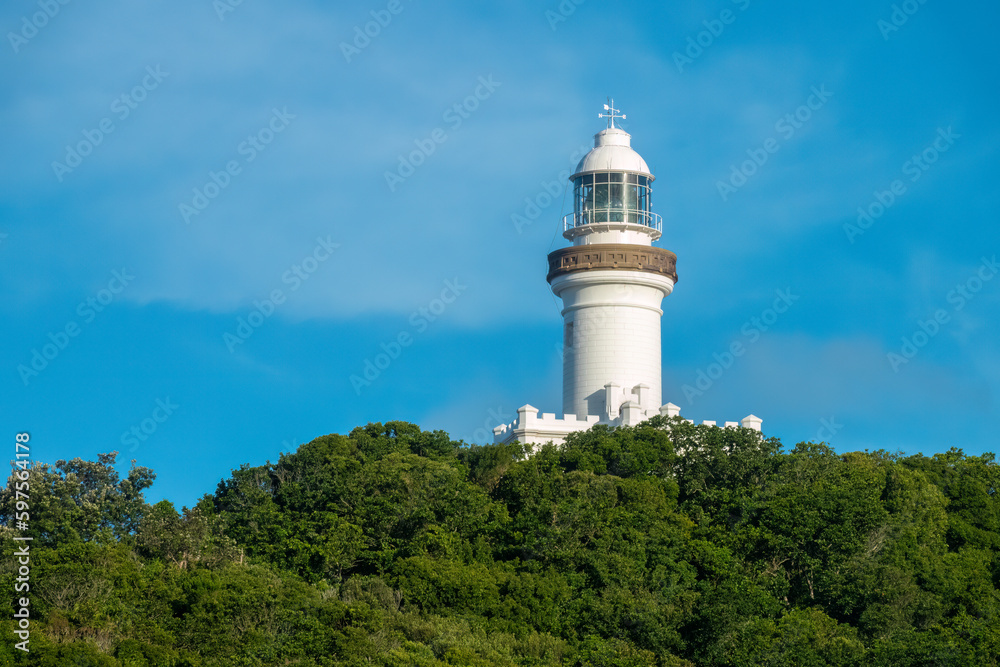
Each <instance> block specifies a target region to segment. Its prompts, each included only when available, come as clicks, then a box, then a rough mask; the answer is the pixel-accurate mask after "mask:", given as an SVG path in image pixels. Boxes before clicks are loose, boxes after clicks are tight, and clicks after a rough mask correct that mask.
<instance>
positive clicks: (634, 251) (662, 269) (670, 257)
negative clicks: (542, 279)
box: [546, 243, 677, 283]
mask: <svg viewBox="0 0 1000 667" xmlns="http://www.w3.org/2000/svg"><path fill="white" fill-rule="evenodd" d="M596 269H601V270H608V269H620V270H625V271H648V272H650V273H659V274H662V275H665V276H670V277H671V278H673V280H674V282H675V283H676V282H677V255H675V254H674V253H672V252H670V251H669V250H664V249H663V248H654V247H653V246H637V245H632V244H627V243H600V244H595V245H580V246H570V247H568V248H563V249H561V250H556V251H554V252H550V253H549V275H548V276H546V280H548V281H549V282H550V283H551V282H552V279H553V278H555V277H557V276H561V275H563V274H566V273H573V272H575V271H590V270H596Z"/></svg>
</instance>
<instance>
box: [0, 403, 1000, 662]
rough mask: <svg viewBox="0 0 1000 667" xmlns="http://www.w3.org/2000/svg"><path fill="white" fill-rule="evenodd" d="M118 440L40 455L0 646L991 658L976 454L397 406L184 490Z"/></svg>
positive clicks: (611, 658)
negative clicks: (792, 442)
mask: <svg viewBox="0 0 1000 667" xmlns="http://www.w3.org/2000/svg"><path fill="white" fill-rule="evenodd" d="M114 463H115V455H114V454H109V455H102V456H101V457H99V460H98V461H95V462H87V461H82V460H80V459H76V460H73V461H70V462H65V461H60V462H57V463H56V464H55V466H54V467H48V466H37V467H36V468H35V469H34V470H33V471H32V473H31V477H30V482H31V499H32V500H31V502H32V526H31V531H30V534H31V535H33V536H34V538H35V539H34V542H33V543H32V545H31V561H32V563H31V567H32V570H31V591H30V596H31V613H32V629H31V640H30V647H31V652H30V653H29V654H24V653H22V652H21V651H17V650H15V649H14V644H15V643H16V642H17V641H19V640H18V639H17V638H16V637H15V635H14V634H13V631H14V629H15V625H14V623H13V621H11V620H10V619H11V618H12V615H13V609H14V606H13V605H14V603H15V600H16V599H17V598H18V597H19V596H20V595H22V594H15V593H14V592H13V591H14V584H15V577H16V576H17V574H16V568H17V564H16V562H15V559H14V557H13V556H11V554H12V553H13V551H14V549H15V547H14V542H13V541H12V539H11V538H12V537H13V536H14V535H16V534H20V532H19V531H16V530H14V524H13V517H14V511H15V499H14V492H13V480H11V481H9V482H8V485H7V488H6V489H5V490H4V491H3V493H2V494H0V524H2V525H0V534H2V535H3V544H4V547H3V551H4V556H3V558H2V559H0V588H2V590H3V591H4V592H5V595H3V596H2V598H0V665H8V664H9V665H29V666H39V667H41V666H45V667H66V666H70V667H90V666H93V667H161V666H164V667H196V666H200V667H230V666H233V667H235V666H239V667H251V666H271V665H282V666H285V665H288V666H293V665H294V666H299V667H320V666H323V667H333V666H341V665H344V666H346V665H357V666H362V665H364V666H371V665H380V666H397V665H398V666H400V667H402V666H411V665H426V666H437V665H475V666H480V665H481V666H484V667H485V666H496V665H501V666H502V665H566V666H576V665H579V666H594V667H597V666H616V667H617V666H621V667H646V666H649V667H653V666H660V667H682V666H689V667H690V666H697V667H723V666H726V667H730V666H732V667H772V666H773V667H779V666H787V667H813V666H815V667H821V666H826V665H830V666H837V667H847V666H854V665H857V666H862V665H863V666H865V667H911V666H912V667H917V666H921V667H923V666H927V667H930V666H934V667H937V666H945V665H955V666H956V667H957V666H962V667H967V666H991V665H992V666H996V665H997V664H998V656H1000V595H998V586H1000V498H998V496H997V489H998V486H1000V484H998V482H1000V469H998V467H997V465H996V464H995V463H994V460H993V456H992V455H985V456H980V457H975V456H966V455H964V454H963V453H962V452H961V451H960V450H956V449H952V450H951V451H949V452H948V453H946V454H937V455H934V456H933V457H925V456H901V455H894V454H890V453H888V452H882V451H879V452H872V453H869V452H866V453H850V454H837V453H835V452H834V451H833V450H832V449H830V448H829V447H828V446H826V445H824V444H814V443H805V444H799V445H797V446H795V447H794V448H793V449H791V450H790V451H783V449H782V447H781V444H780V443H779V442H778V441H776V440H773V439H762V438H761V437H760V435H759V434H757V433H756V432H754V431H750V430H747V429H720V428H715V427H708V426H695V425H691V424H688V423H686V422H683V421H680V420H677V419H675V420H666V419H663V418H656V419H654V420H652V421H650V422H647V423H645V424H643V425H640V426H638V427H635V428H622V429H617V430H611V429H607V428H604V427H595V428H594V429H593V430H591V431H589V432H586V433H581V434H576V435H574V436H571V438H570V440H569V441H568V443H567V444H566V446H565V447H564V448H556V447H552V446H547V447H543V448H541V449H540V450H539V451H537V452H536V453H535V454H534V455H532V456H530V457H526V456H525V452H524V451H523V449H522V447H521V446H519V445H513V446H485V447H477V446H472V447H469V446H466V445H464V444H463V443H460V442H454V441H452V440H450V439H449V437H448V436H447V434H445V433H442V432H440V431H436V432H426V431H421V430H420V429H419V428H417V427H416V426H414V425H412V424H408V423H403V422H390V423H388V424H369V425H368V426H365V427H363V428H356V429H355V430H354V431H352V432H351V433H350V435H328V436H324V437H321V438H317V439H316V440H314V441H312V442H310V443H308V444H305V445H302V446H301V447H300V448H299V449H298V451H297V452H295V453H290V454H285V455H282V456H281V458H280V460H279V461H278V462H277V463H274V464H267V465H264V466H259V467H250V466H243V467H241V468H240V469H239V470H235V471H233V473H232V476H230V477H229V478H228V479H225V480H223V481H221V482H220V483H219V485H218V488H217V489H216V490H215V492H214V494H211V495H206V496H205V497H204V498H203V499H202V500H201V501H200V502H199V503H198V504H197V506H195V507H193V508H190V509H188V508H184V509H183V510H182V511H181V512H178V511H177V510H176V509H175V508H174V506H173V505H171V503H169V502H167V501H164V502H160V503H157V504H155V505H152V506H150V505H148V504H147V503H146V502H145V501H144V498H143V491H144V490H145V489H147V488H148V487H149V486H150V485H151V484H152V482H153V479H154V474H153V472H152V471H151V470H149V469H147V468H136V467H133V468H132V469H131V470H130V471H129V473H128V475H127V477H125V478H119V476H118V475H117V474H116V473H115V471H114V468H113V464H114Z"/></svg>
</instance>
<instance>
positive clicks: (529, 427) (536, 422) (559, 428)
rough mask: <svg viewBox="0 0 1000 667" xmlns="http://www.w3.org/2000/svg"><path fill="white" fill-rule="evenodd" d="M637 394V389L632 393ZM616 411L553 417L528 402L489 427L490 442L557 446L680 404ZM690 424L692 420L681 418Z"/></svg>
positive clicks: (747, 422) (750, 419)
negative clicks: (598, 427) (511, 416)
mask: <svg viewBox="0 0 1000 667" xmlns="http://www.w3.org/2000/svg"><path fill="white" fill-rule="evenodd" d="M636 393H637V395H639V396H641V392H636ZM614 411H615V412H617V413H618V414H617V415H616V416H614V417H612V416H611V414H610V413H611V411H610V410H609V414H607V415H605V416H604V417H603V418H602V417H600V416H598V415H584V416H582V417H580V416H578V415H574V414H564V415H563V416H562V418H561V419H557V418H556V415H555V413H554V412H543V413H542V415H541V416H540V417H539V416H538V408H536V407H534V406H531V405H524V406H521V407H520V408H518V409H517V418H516V419H515V420H514V421H512V422H511V423H509V424H501V425H500V426H497V427H496V428H494V429H493V442H495V443H497V444H500V443H507V442H512V441H515V440H516V441H518V442H523V443H525V444H528V445H544V444H545V443H548V442H552V443H554V444H557V445H561V444H562V443H563V442H565V441H566V436H568V435H569V434H570V433H576V432H577V431H586V430H587V429H589V428H590V427H592V426H593V425H594V424H607V425H609V426H635V425H637V424H639V423H641V422H644V421H646V420H647V419H651V418H652V417H655V416H656V415H658V414H659V415H663V416H664V417H680V414H681V409H680V406H677V405H674V404H673V403H667V404H666V405H663V406H661V407H660V408H659V409H658V410H648V409H644V408H643V407H642V405H641V403H640V402H639V401H627V402H625V403H623V404H621V405H620V406H616V409H615V410H614ZM685 421H687V422H688V423H690V424H693V423H694V422H693V421H691V420H690V419H687V420H685ZM702 424H703V425H704V426H716V425H717V424H716V422H714V421H708V420H706V421H703V422H702ZM762 424H763V420H762V419H760V418H759V417H756V416H754V415H747V416H746V417H744V418H743V419H742V420H741V421H739V422H725V424H724V428H739V427H743V428H749V429H752V430H754V431H758V432H760V430H761V425H762Z"/></svg>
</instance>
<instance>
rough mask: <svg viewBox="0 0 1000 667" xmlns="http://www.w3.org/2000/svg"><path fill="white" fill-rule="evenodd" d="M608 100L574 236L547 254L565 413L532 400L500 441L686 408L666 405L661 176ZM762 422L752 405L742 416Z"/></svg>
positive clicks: (578, 199) (667, 256) (582, 179)
mask: <svg viewBox="0 0 1000 667" xmlns="http://www.w3.org/2000/svg"><path fill="white" fill-rule="evenodd" d="M604 109H605V112H606V113H603V114H600V117H601V118H606V119H607V127H606V128H605V129H604V130H601V131H600V132H598V133H597V134H596V135H595V136H594V148H593V149H592V150H591V151H590V152H589V153H587V154H586V155H585V156H584V157H583V159H582V160H580V163H579V164H578V165H577V166H576V170H575V173H574V174H573V175H572V176H570V181H571V182H572V183H573V212H572V213H570V214H568V215H567V216H565V217H564V218H563V236H564V237H565V238H566V239H567V240H569V241H571V242H572V245H571V246H569V247H567V248H563V249H561V250H556V251H555V252H552V253H550V254H549V272H548V276H547V278H548V281H549V284H550V286H551V287H552V292H553V293H554V294H555V295H556V296H557V297H559V298H560V299H562V302H563V309H562V316H563V416H562V418H556V415H555V413H543V414H542V415H541V416H539V415H538V409H537V408H534V407H532V406H530V405H525V406H523V407H521V408H519V409H518V411H517V412H518V417H517V419H516V420H515V421H514V422H512V423H511V424H503V425H501V426H498V427H497V428H496V429H494V440H495V441H496V442H509V441H511V440H518V441H521V442H525V443H529V444H542V443H545V442H549V441H553V442H555V443H557V444H558V443H561V442H562V441H563V439H564V438H565V437H566V435H568V434H569V433H572V432H574V431H579V430H585V429H587V428H590V426H592V425H593V424H596V423H602V424H610V425H615V426H623V425H624V426H632V425H635V424H638V423H639V422H641V421H644V420H646V419H649V418H650V417H653V416H655V415H658V414H664V415H669V416H674V415H679V414H680V408H679V407H677V406H676V405H674V404H672V403H667V404H666V405H661V392H662V379H661V367H662V364H661V359H660V349H661V347H660V318H661V317H662V315H663V311H662V310H661V305H662V301H663V298H664V297H666V296H668V295H669V294H670V293H671V292H672V291H673V289H674V285H675V284H676V283H677V256H676V255H675V254H674V253H672V252H670V251H669V250H665V249H663V248H657V247H655V246H653V241H656V240H657V239H659V238H660V237H661V235H662V233H663V226H662V221H661V219H660V216H659V215H657V214H656V213H654V212H653V206H652V203H653V199H652V190H653V188H652V185H653V181H654V180H655V177H654V176H653V174H652V173H651V172H650V170H649V166H648V165H647V164H646V161H645V160H643V159H642V156H640V155H639V154H638V153H637V152H635V150H633V149H632V146H631V139H632V137H631V135H629V134H628V133H627V132H625V131H624V130H622V129H621V128H619V127H616V125H615V120H616V119H618V118H621V119H624V118H625V116H624V115H619V110H618V109H616V108H615V107H614V101H613V100H611V101H610V103H609V104H605V105H604ZM706 423H708V424H714V422H706ZM760 424H761V420H760V419H758V418H756V417H754V416H753V415H750V416H749V417H747V418H745V419H744V420H743V422H742V425H743V426H745V427H748V428H754V429H756V430H760ZM738 425H739V424H736V422H726V426H738Z"/></svg>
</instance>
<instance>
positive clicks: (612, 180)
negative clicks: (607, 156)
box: [573, 171, 655, 227]
mask: <svg viewBox="0 0 1000 667" xmlns="http://www.w3.org/2000/svg"><path fill="white" fill-rule="evenodd" d="M651 181H652V179H650V178H648V177H647V176H642V175H640V174H629V173H626V172H615V171H609V172H596V173H592V174H584V175H581V176H577V177H576V178H575V179H574V181H573V212H574V213H575V216H574V218H575V219H576V225H575V226H579V225H587V224H596V223H605V222H625V223H629V224H633V225H645V226H647V227H652V226H655V225H654V216H653V212H652V209H653V201H652V188H651V187H650V186H651Z"/></svg>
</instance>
